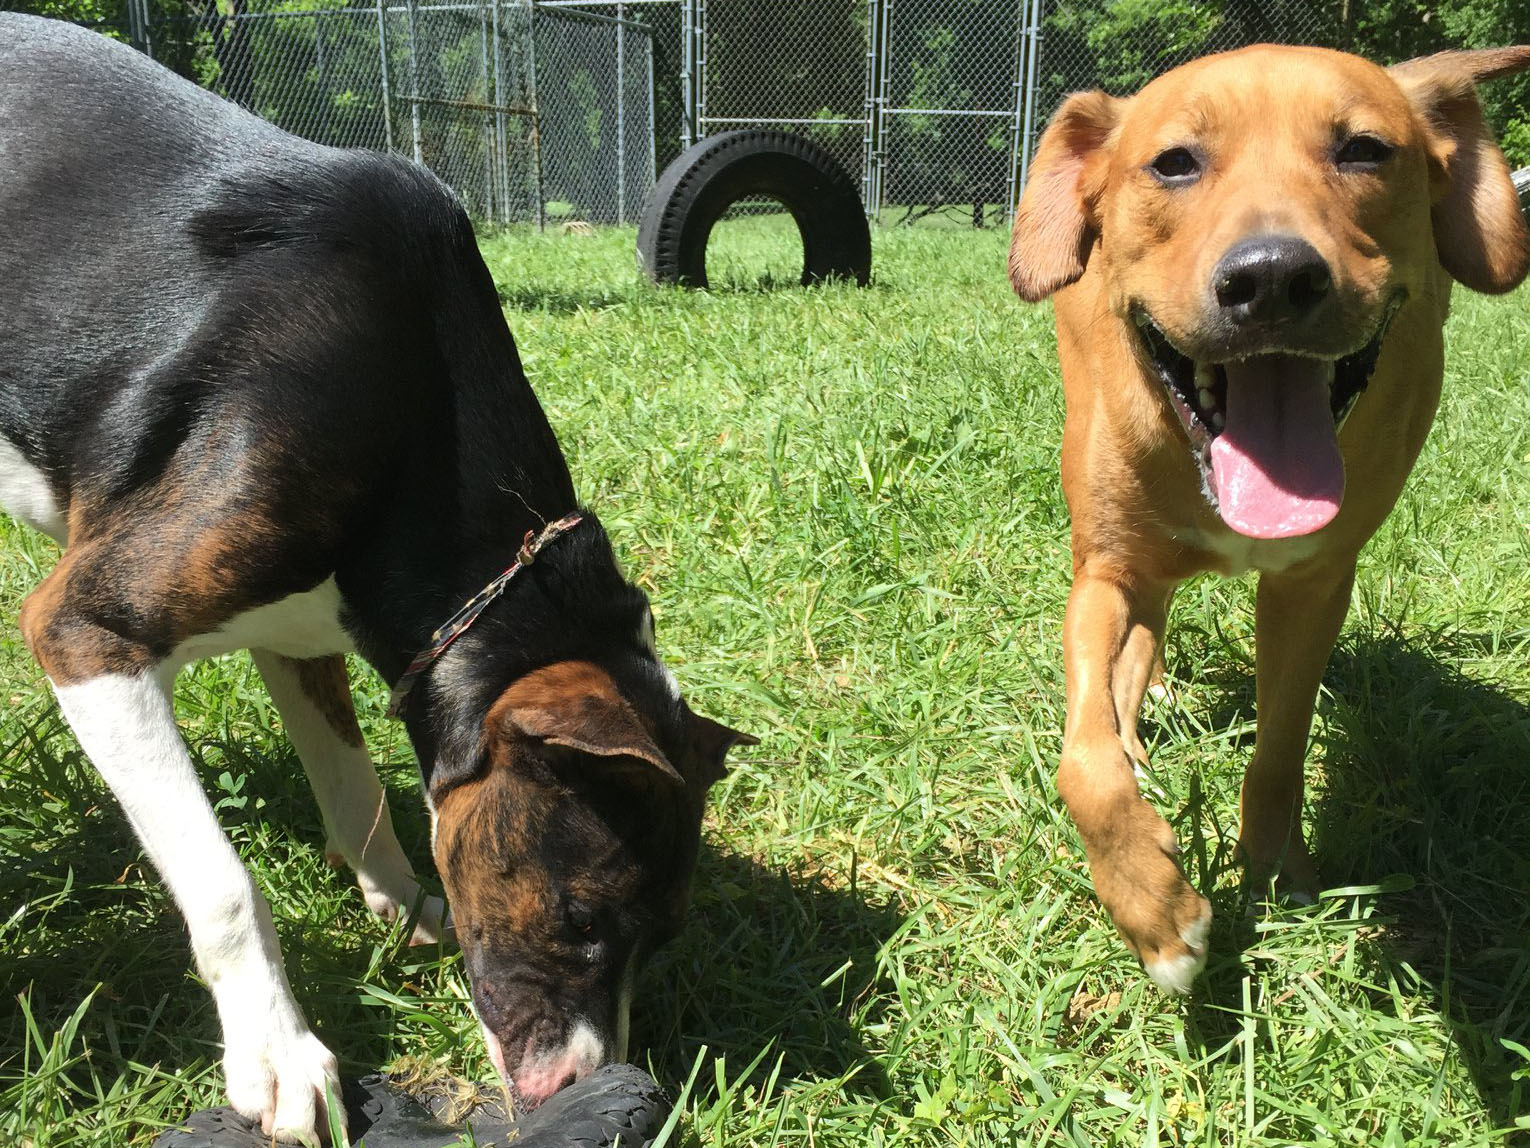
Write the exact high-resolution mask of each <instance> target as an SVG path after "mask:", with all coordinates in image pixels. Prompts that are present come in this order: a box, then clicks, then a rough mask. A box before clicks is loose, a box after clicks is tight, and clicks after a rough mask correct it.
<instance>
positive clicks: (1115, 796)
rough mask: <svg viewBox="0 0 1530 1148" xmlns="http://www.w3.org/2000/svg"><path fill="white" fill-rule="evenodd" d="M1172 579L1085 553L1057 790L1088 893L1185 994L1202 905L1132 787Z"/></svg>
mask: <svg viewBox="0 0 1530 1148" xmlns="http://www.w3.org/2000/svg"><path fill="white" fill-rule="evenodd" d="M1172 589H1173V587H1172V585H1156V584H1154V585H1142V584H1140V583H1137V582H1134V581H1133V580H1131V579H1130V578H1128V577H1127V576H1125V575H1121V574H1118V573H1117V572H1114V571H1109V570H1101V569H1099V568H1094V567H1091V566H1090V564H1088V563H1084V564H1082V565H1081V566H1080V568H1079V570H1078V574H1077V577H1076V579H1075V581H1074V584H1073V592H1072V594H1071V595H1070V596H1069V598H1068V610H1067V615H1066V618H1065V620H1064V626H1063V645H1064V661H1065V663H1066V670H1067V679H1068V713H1067V725H1066V728H1065V730H1064V732H1063V751H1062V763H1061V765H1060V766H1059V768H1058V771H1057V791H1058V793H1059V794H1060V795H1061V796H1062V799H1063V801H1064V802H1066V803H1067V806H1068V812H1069V813H1070V814H1072V816H1073V821H1074V823H1075V824H1076V825H1077V826H1078V831H1079V836H1080V837H1082V838H1083V841H1084V850H1085V852H1086V853H1087V854H1088V856H1089V869H1090V872H1091V874H1092V875H1093V877H1094V888H1095V892H1096V893H1097V894H1098V895H1099V898H1100V900H1101V902H1103V903H1104V905H1105V908H1106V909H1107V910H1108V911H1109V912H1110V915H1111V918H1112V920H1114V921H1115V924H1116V928H1117V929H1119V930H1120V932H1121V936H1122V937H1123V938H1124V939H1125V941H1126V943H1127V945H1128V946H1129V947H1130V948H1131V950H1132V952H1134V953H1135V954H1136V955H1137V957H1138V958H1139V959H1140V960H1141V961H1142V964H1143V967H1144V968H1145V969H1146V970H1147V973H1148V975H1149V976H1150V977H1152V978H1153V980H1154V982H1155V983H1157V984H1158V985H1159V987H1161V988H1163V989H1165V990H1167V991H1169V992H1176V993H1183V992H1188V991H1189V990H1190V984H1191V982H1192V981H1193V980H1194V979H1195V976H1196V974H1197V973H1199V972H1200V971H1201V968H1202V967H1203V966H1204V965H1205V963H1206V938H1207V934H1208V933H1209V931H1210V928H1211V906H1210V904H1209V903H1208V902H1207V901H1206V899H1205V898H1204V897H1201V896H1200V895H1199V894H1198V893H1196V891H1195V890H1194V889H1192V888H1191V887H1190V884H1189V882H1188V881H1186V880H1185V877H1184V874H1183V873H1182V872H1181V870H1180V867H1179V863H1178V862H1177V861H1176V860H1175V857H1176V855H1177V854H1178V852H1179V848H1178V845H1177V843H1176V842H1175V840H1174V831H1173V830H1172V829H1171V828H1170V827H1169V825H1168V823H1167V822H1166V821H1164V819H1163V818H1162V817H1160V816H1159V815H1158V814H1157V813H1156V812H1155V811H1154V810H1153V808H1152V806H1150V805H1149V804H1148V803H1147V802H1146V801H1144V800H1143V799H1142V796H1141V794H1140V793H1139V792H1138V790H1137V779H1136V775H1135V773H1134V771H1133V769H1132V760H1131V759H1132V756H1133V754H1134V753H1140V752H1141V743H1140V742H1139V741H1138V739H1137V732H1136V725H1137V711H1138V707H1139V706H1140V705H1141V704H1142V695H1143V692H1144V691H1145V690H1146V688H1147V685H1148V682H1149V681H1150V680H1151V677H1152V673H1153V667H1154V664H1155V662H1156V660H1157V657H1158V653H1159V649H1160V647H1161V644H1162V640H1163V628H1164V615H1165V610H1166V606H1167V602H1168V597H1169V594H1170V593H1171V591H1172Z"/></svg>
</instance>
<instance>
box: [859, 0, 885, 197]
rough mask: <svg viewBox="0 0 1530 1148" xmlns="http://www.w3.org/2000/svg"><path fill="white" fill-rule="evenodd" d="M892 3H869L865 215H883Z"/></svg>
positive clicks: (882, 0) (863, 178)
mask: <svg viewBox="0 0 1530 1148" xmlns="http://www.w3.org/2000/svg"><path fill="white" fill-rule="evenodd" d="M891 7H892V0H866V37H867V42H866V126H865V128H864V129H863V131H864V136H863V139H864V146H863V163H862V172H861V201H862V206H863V207H864V208H865V211H866V215H867V217H868V218H870V219H876V218H877V217H878V216H879V215H880V214H881V211H882V174H883V172H882V167H883V162H884V160H885V159H886V154H887V145H886V130H887V113H886V108H887V83H888V79H887V70H888V69H887V65H888V55H887V53H888V45H887V36H888V30H889V29H888V10H889V9H890V8H891Z"/></svg>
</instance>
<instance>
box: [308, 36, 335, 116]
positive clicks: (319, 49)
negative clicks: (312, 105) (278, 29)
mask: <svg viewBox="0 0 1530 1148" xmlns="http://www.w3.org/2000/svg"><path fill="white" fill-rule="evenodd" d="M313 62H314V71H315V72H316V73H317V76H318V81H319V142H320V143H326V144H333V143H334V140H333V139H331V138H330V134H329V81H328V80H327V79H326V78H325V75H324V16H323V14H322V13H315V14H314V17H313Z"/></svg>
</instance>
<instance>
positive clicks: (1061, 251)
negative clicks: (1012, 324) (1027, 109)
mask: <svg viewBox="0 0 1530 1148" xmlns="http://www.w3.org/2000/svg"><path fill="white" fill-rule="evenodd" d="M1126 103H1127V101H1126V100H1120V99H1117V98H1115V97H1114V96H1107V95H1106V94H1105V93H1104V92H1079V93H1077V94H1075V95H1072V96H1069V97H1068V99H1067V100H1066V101H1065V102H1064V103H1063V106H1062V107H1061V108H1059V109H1058V110H1057V114H1056V115H1054V116H1053V117H1052V122H1051V123H1050V124H1048V125H1047V130H1046V131H1045V132H1044V133H1043V134H1042V136H1041V144H1040V146H1039V147H1037V149H1036V157H1035V158H1034V159H1033V160H1032V161H1031V168H1030V171H1029V172H1028V173H1027V177H1026V182H1025V194H1024V195H1022V196H1021V197H1020V207H1019V210H1017V211H1016V212H1015V228H1014V232H1013V233H1012V235H1011V236H1010V241H1009V281H1010V282H1011V283H1013V284H1014V285H1015V291H1016V292H1017V293H1018V294H1019V296H1020V298H1022V299H1024V300H1025V301H1026V302H1027V303H1037V302H1040V301H1041V300H1042V299H1045V298H1046V297H1047V296H1048V295H1050V294H1052V292H1054V291H1057V290H1059V289H1061V288H1063V287H1066V286H1067V285H1068V284H1069V283H1072V282H1073V281H1074V280H1076V279H1077V278H1078V277H1079V276H1080V275H1082V274H1083V273H1084V266H1085V264H1087V263H1088V262H1089V249H1090V248H1091V247H1093V246H1094V241H1095V239H1096V238H1097V237H1098V235H1099V221H1098V220H1097V219H1096V218H1095V214H1094V212H1095V206H1096V203H1095V201H1096V200H1097V199H1098V197H1099V194H1100V191H1101V190H1102V187H1101V184H1102V182H1103V181H1102V176H1103V172H1104V167H1103V163H1101V162H1099V161H1101V160H1102V159H1103V157H1104V149H1105V145H1106V142H1107V141H1108V140H1109V138H1110V134H1111V132H1113V131H1114V130H1115V127H1116V124H1118V123H1119V122H1120V121H1121V112H1122V109H1123V108H1124V107H1125V106H1126ZM1091 161H1095V162H1094V163H1093V164H1092V163H1091Z"/></svg>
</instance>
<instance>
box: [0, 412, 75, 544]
mask: <svg viewBox="0 0 1530 1148" xmlns="http://www.w3.org/2000/svg"><path fill="white" fill-rule="evenodd" d="M0 508H3V509H4V510H5V512H6V513H7V514H9V515H10V516H11V517H12V518H19V519H20V520H21V521H22V522H25V523H26V524H27V525H28V526H30V527H32V528H33V529H34V530H41V531H42V532H43V533H44V534H50V535H52V536H53V538H54V540H55V541H58V542H63V541H64V538H65V536H66V535H67V534H68V532H69V527H68V523H67V522H66V521H65V520H64V515H63V512H62V511H61V510H60V508H59V505H58V502H57V501H56V500H55V499H54V497H53V490H52V488H51V487H49V486H48V480H47V479H46V478H44V477H43V473H42V471H40V470H38V469H37V468H36V467H35V466H33V465H32V464H31V463H29V462H28V461H27V460H26V459H24V458H23V457H22V456H21V452H20V451H19V450H17V449H16V446H15V444H14V443H12V442H11V441H10V439H7V438H0Z"/></svg>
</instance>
